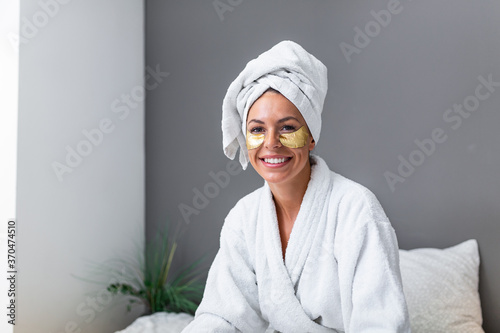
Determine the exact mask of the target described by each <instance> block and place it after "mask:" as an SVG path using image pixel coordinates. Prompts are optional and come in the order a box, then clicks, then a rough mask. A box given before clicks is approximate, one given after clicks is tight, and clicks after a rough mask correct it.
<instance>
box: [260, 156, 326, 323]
mask: <svg viewBox="0 0 500 333" xmlns="http://www.w3.org/2000/svg"><path fill="white" fill-rule="evenodd" d="M316 161H317V165H315V167H314V168H313V171H312V173H311V180H310V181H309V184H308V187H307V190H306V193H305V195H304V198H303V200H302V204H301V207H300V210H299V214H298V215H297V218H296V220H295V223H294V226H293V228H292V232H291V234H290V239H289V242H288V246H287V249H286V255H285V261H284V262H283V255H282V248H281V238H280V234H279V228H278V220H277V215H276V208H275V205H274V201H273V198H272V193H271V190H270V188H269V186H268V184H267V183H266V184H265V186H264V190H263V193H262V194H263V195H262V196H261V198H260V203H259V213H258V217H257V219H258V221H257V234H258V236H257V237H256V245H257V249H261V250H257V251H258V254H257V255H256V259H255V261H256V264H255V269H256V277H257V283H258V284H259V298H260V299H261V307H262V308H263V309H262V310H263V313H266V314H268V316H270V317H276V318H280V320H277V322H280V323H282V324H284V325H287V324H286V323H288V325H287V326H288V327H284V326H283V327H274V328H275V329H278V330H280V331H286V332H295V331H296V332H304V330H306V331H308V332H310V331H315V332H321V331H323V330H325V331H329V332H331V330H329V329H327V328H325V327H323V326H321V325H318V324H317V323H315V322H314V321H312V320H311V318H309V317H308V315H307V314H306V313H305V312H304V309H303V308H302V305H301V304H300V301H299V300H298V299H297V297H296V295H295V294H296V288H297V283H298V281H299V279H300V275H301V273H302V270H303V269H304V265H305V262H306V259H307V257H308V255H309V251H310V249H311V246H312V244H313V241H314V238H315V236H316V231H317V229H318V224H319V223H325V222H326V221H325V220H326V218H325V216H326V211H327V209H328V208H327V206H328V205H327V203H328V200H329V193H330V191H329V189H330V187H331V183H332V181H331V177H330V171H329V169H328V167H327V166H326V164H325V162H324V161H323V160H321V159H319V158H318V159H316ZM262 249H265V250H264V251H262ZM283 318H289V321H284V320H283ZM267 320H268V321H270V322H271V324H272V323H273V322H274V320H273V318H267ZM305 323H307V324H305ZM297 325H298V326H297Z"/></svg>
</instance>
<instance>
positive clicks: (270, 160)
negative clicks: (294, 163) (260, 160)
mask: <svg viewBox="0 0 500 333" xmlns="http://www.w3.org/2000/svg"><path fill="white" fill-rule="evenodd" d="M285 160H286V158H265V159H264V161H265V162H266V163H271V164H278V163H283V162H285Z"/></svg>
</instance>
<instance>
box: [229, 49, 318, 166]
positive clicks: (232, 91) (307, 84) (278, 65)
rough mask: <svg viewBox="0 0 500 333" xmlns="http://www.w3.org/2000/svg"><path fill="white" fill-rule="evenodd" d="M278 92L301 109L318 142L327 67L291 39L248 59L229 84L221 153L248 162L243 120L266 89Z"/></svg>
mask: <svg viewBox="0 0 500 333" xmlns="http://www.w3.org/2000/svg"><path fill="white" fill-rule="evenodd" d="M268 88H272V89H275V90H277V91H279V92H280V93H281V94H282V95H283V96H285V97H286V98H287V99H288V100H289V101H290V102H292V103H293V104H294V105H295V106H296V107H297V109H298V110H299V111H300V113H301V114H302V116H303V117H304V120H305V121H306V123H307V126H308V127H309V130H310V131H311V134H312V136H313V138H314V140H315V142H316V143H317V142H318V140H319V136H320V132H321V112H322V111H323V104H324V101H325V96H326V92H327V89H328V80H327V68H326V66H325V65H324V64H323V63H322V62H321V61H319V60H318V59H316V58H315V57H314V56H313V55H312V54H310V53H308V52H307V51H306V50H305V49H304V48H303V47H302V46H300V45H299V44H297V43H295V42H292V41H282V42H280V43H278V44H276V45H275V46H273V47H272V48H271V49H270V50H268V51H266V52H264V53H262V54H261V55H259V56H258V57H257V58H255V59H253V60H250V61H249V62H248V63H247V65H246V66H245V68H244V69H243V71H242V72H241V73H240V74H239V75H238V77H237V78H236V79H235V80H234V81H233V82H232V83H231V84H230V85H229V88H228V89H227V92H226V96H225V97H224V101H223V103H222V144H223V148H224V154H226V156H227V157H229V158H230V159H234V157H235V156H236V152H237V150H238V148H240V156H239V161H240V163H241V166H242V167H243V169H246V167H247V165H248V160H249V158H248V150H247V148H246V142H245V140H246V138H245V136H246V121H247V119H246V118H247V114H248V110H249V109H250V107H251V106H252V104H253V103H254V102H255V101H256V100H257V99H258V98H259V97H260V96H261V95H262V94H263V93H264V92H265V91H266V90H267V89H268Z"/></svg>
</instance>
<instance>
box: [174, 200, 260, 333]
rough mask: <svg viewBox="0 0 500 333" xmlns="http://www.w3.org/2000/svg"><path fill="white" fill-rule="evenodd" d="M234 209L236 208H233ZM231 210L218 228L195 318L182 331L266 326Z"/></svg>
mask: <svg viewBox="0 0 500 333" xmlns="http://www.w3.org/2000/svg"><path fill="white" fill-rule="evenodd" d="M235 208H236V207H235ZM235 208H233V210H231V212H230V213H229V215H228V216H227V218H226V221H225V223H224V226H223V227H222V231H221V236H220V248H219V251H218V252H217V255H216V257H215V259H214V261H213V263H212V266H211V267H210V270H209V272H208V278H207V283H206V286H205V292H204V295H203V300H202V302H201V304H200V306H199V307H198V310H197V311H196V314H195V319H194V320H193V321H192V322H191V323H190V324H189V325H188V326H187V327H186V328H185V329H184V330H183V331H182V332H183V333H191V332H192V333H200V332H218V333H219V332H220V333H226V332H227V333H229V332H264V331H265V330H266V328H267V327H268V325H269V324H268V323H267V322H266V321H265V320H263V319H262V317H261V313H260V307H259V300H258V290H257V282H256V277H255V271H254V269H253V267H252V265H251V260H250V257H249V253H248V249H247V246H246V242H245V238H244V237H243V233H242V231H241V230H238V229H241V228H235V227H234V226H237V225H238V223H239V224H240V225H241V224H242V223H243V221H241V216H244V215H239V216H240V218H239V219H238V220H237V221H236V220H234V219H235V215H236V214H234V213H235Z"/></svg>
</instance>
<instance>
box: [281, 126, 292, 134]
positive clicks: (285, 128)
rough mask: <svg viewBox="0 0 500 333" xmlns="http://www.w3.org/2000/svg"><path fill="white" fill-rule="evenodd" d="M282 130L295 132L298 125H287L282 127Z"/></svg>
mask: <svg viewBox="0 0 500 333" xmlns="http://www.w3.org/2000/svg"><path fill="white" fill-rule="evenodd" d="M281 130H282V131H284V132H294V131H295V130H296V127H295V126H293V125H285V126H283V127H282V128H281Z"/></svg>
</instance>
